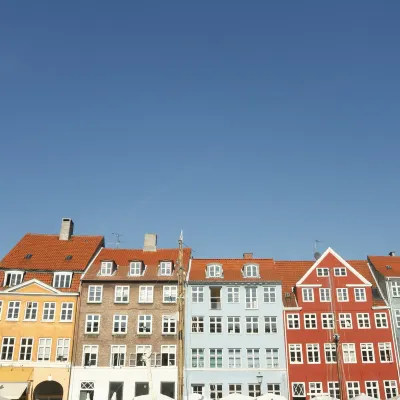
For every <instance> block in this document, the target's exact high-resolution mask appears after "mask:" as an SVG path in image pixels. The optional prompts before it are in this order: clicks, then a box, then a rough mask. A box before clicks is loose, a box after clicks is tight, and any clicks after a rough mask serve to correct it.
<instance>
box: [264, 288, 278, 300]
mask: <svg viewBox="0 0 400 400" xmlns="http://www.w3.org/2000/svg"><path fill="white" fill-rule="evenodd" d="M263 297H264V303H268V304H272V303H276V287H275V286H264V296H263Z"/></svg>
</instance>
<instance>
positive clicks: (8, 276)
mask: <svg viewBox="0 0 400 400" xmlns="http://www.w3.org/2000/svg"><path fill="white" fill-rule="evenodd" d="M23 276H24V273H23V272H22V271H10V272H6V273H5V278H4V286H17V285H19V284H20V283H22V278H23Z"/></svg>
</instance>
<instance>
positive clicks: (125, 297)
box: [114, 285, 130, 304]
mask: <svg viewBox="0 0 400 400" xmlns="http://www.w3.org/2000/svg"><path fill="white" fill-rule="evenodd" d="M129 289H130V287H129V286H126V285H123V286H122V285H117V286H115V288H114V303H117V304H118V303H120V304H128V303H129V292H130V290H129Z"/></svg>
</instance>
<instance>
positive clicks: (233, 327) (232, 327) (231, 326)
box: [228, 317, 240, 333]
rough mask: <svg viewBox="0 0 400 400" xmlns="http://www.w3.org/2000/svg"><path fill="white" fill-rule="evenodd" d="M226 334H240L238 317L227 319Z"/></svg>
mask: <svg viewBox="0 0 400 400" xmlns="http://www.w3.org/2000/svg"><path fill="white" fill-rule="evenodd" d="M228 333H240V317H228Z"/></svg>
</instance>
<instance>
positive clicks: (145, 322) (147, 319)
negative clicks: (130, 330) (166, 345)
mask: <svg viewBox="0 0 400 400" xmlns="http://www.w3.org/2000/svg"><path fill="white" fill-rule="evenodd" d="M152 331H153V316H152V315H138V333H141V334H146V335H149V334H151V333H152Z"/></svg>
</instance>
